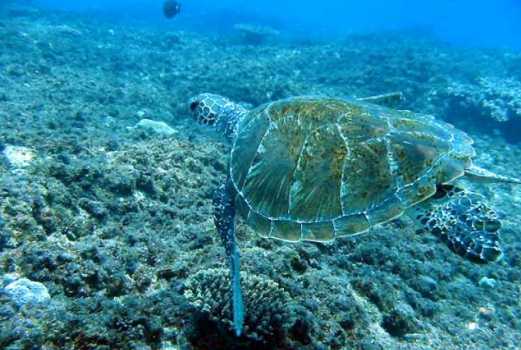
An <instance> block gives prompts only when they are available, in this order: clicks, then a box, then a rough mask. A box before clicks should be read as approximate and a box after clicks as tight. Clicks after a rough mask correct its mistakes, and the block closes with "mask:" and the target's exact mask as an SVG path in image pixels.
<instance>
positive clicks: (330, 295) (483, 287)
mask: <svg viewBox="0 0 521 350" xmlns="http://www.w3.org/2000/svg"><path fill="white" fill-rule="evenodd" d="M3 5H4V3H2V4H1V5H0V6H3ZM10 6H11V5H5V7H4V8H6V9H7V8H10V9H9V11H6V12H2V11H0V12H2V13H6V15H0V38H1V40H0V52H1V53H2V54H1V55H0V125H1V127H0V273H1V274H2V275H3V277H2V279H1V280H2V287H5V286H6V285H8V284H9V283H11V282H13V281H9V280H8V279H9V278H10V277H9V276H17V277H16V279H23V278H25V279H28V280H30V281H33V282H35V283H41V284H42V285H44V286H45V288H46V289H47V291H48V293H49V296H50V299H49V302H47V303H43V304H38V305H36V306H34V307H26V306H25V307H24V306H22V307H20V306H19V305H17V304H16V302H15V301H14V300H13V299H12V298H10V297H9V296H8V295H7V294H5V293H3V292H2V293H0V348H2V349H38V348H45V349H73V350H86V349H107V350H108V349H173V348H182V349H183V350H184V349H194V350H200V349H207V348H209V347H208V345H212V346H214V347H212V350H215V349H219V348H223V349H224V348H226V349H231V348H232V347H233V346H236V347H239V348H240V347H241V346H242V348H243V349H244V348H248V346H250V348H252V349H253V348H254V347H257V348H259V349H299V350H317V349H332V350H340V349H415V350H416V349H419V350H422V349H425V350H427V349H429V350H431V349H469V348H480V349H516V348H518V344H520V343H521V322H520V321H519V320H520V319H521V310H520V308H519V285H520V283H521V272H520V271H521V253H520V252H521V245H520V243H519V234H518V230H519V227H521V218H520V217H519V215H517V214H516V213H519V212H520V209H521V192H520V191H521V189H519V188H516V187H510V186H507V185H488V186H486V187H484V186H481V185H479V184H478V185H470V184H468V186H469V188H470V189H474V190H476V191H479V192H480V193H483V194H484V195H485V196H487V197H488V199H489V200H490V205H491V206H493V207H494V208H496V209H497V211H498V213H499V214H500V215H501V217H502V221H503V223H504V225H503V229H502V239H503V247H504V257H503V259H502V260H500V261H499V262H497V263H494V264H488V265H483V266H478V265H475V264H472V263H471V262H468V261H465V260H463V259H461V258H460V257H459V256H457V255H455V254H453V253H452V252H451V251H450V250H449V249H448V248H447V247H446V246H445V245H444V244H443V243H440V242H439V241H438V239H437V238H436V237H434V236H432V235H426V234H425V235H424V234H419V233H416V232H415V230H414V229H413V228H412V225H411V223H410V222H407V220H406V219H404V220H403V222H402V221H400V222H393V223H392V224H389V225H387V226H385V227H378V228H375V229H374V230H372V231H371V232H370V233H368V234H365V235H361V236H358V237H355V238H350V239H347V238H346V239H339V240H337V241H335V242H333V243H331V244H328V245H323V244H315V243H302V244H289V243H285V242H279V241H275V240H269V239H262V238H259V237H257V236H256V235H255V232H253V231H252V230H251V229H250V228H248V227H246V226H245V225H244V224H243V222H241V221H239V222H238V225H237V238H238V242H239V245H240V246H241V252H242V263H243V271H244V273H245V277H244V280H245V281H246V282H245V286H246V287H245V293H247V294H248V295H250V298H249V301H248V308H249V310H250V311H249V312H248V314H247V317H249V320H248V324H249V327H250V328H249V329H250V330H251V332H247V333H245V335H244V337H242V338H239V339H237V338H233V332H231V331H230V327H229V315H228V314H227V312H228V311H227V307H228V306H227V304H226V303H227V302H228V301H227V299H226V295H227V288H226V287H223V285H224V286H227V281H226V279H227V278H228V276H227V275H226V274H225V273H224V270H223V268H224V252H223V250H222V247H221V245H220V242H219V237H218V236H217V234H216V232H215V228H214V226H213V221H212V206H211V201H212V195H213V191H214V189H215V188H217V187H218V185H219V184H220V183H222V180H223V179H224V178H225V176H226V169H227V157H228V155H227V154H228V151H229V149H228V146H226V145H225V143H224V142H222V141H223V140H222V139H220V138H219V136H218V135H215V134H214V133H212V132H211V131H204V130H202V129H201V128H198V127H196V126H194V125H193V120H192V119H191V118H190V117H189V115H188V108H187V106H186V101H187V100H188V98H190V97H191V96H193V95H194V94H197V93H200V92H213V93H219V94H222V95H225V96H228V97H230V98H231V99H233V100H235V101H242V102H243V104H244V105H248V106H249V107H251V106H257V105H259V104H261V103H265V102H268V101H270V100H273V99H278V98H284V97H288V96H291V95H297V94H322V95H332V96H355V97H366V96H372V95H380V94H385V93H388V92H392V91H401V92H402V93H403V96H404V97H405V98H404V99H403V100H401V101H398V105H397V107H398V108H403V109H411V110H415V111H420V112H425V113H431V114H434V115H436V116H437V117H440V118H445V119H448V120H451V121H453V122H455V123H459V126H461V127H463V128H465V130H468V131H469V132H471V133H472V136H473V138H474V139H475V141H476V149H477V153H478V157H477V159H476V163H477V164H479V165H482V166H484V167H486V168H489V169H492V170H495V171H497V172H499V173H502V174H505V175H511V176H515V175H518V174H519V173H520V172H521V169H520V167H519V164H521V163H520V159H521V147H520V146H519V144H518V143H514V142H513V141H516V142H519V137H513V138H510V139H509V140H508V141H509V142H510V143H509V142H507V141H506V140H505V137H506V135H508V133H509V132H510V133H517V134H519V129H516V127H515V124H512V123H514V122H515V120H517V119H519V118H517V117H515V116H512V115H508V114H507V116H508V118H510V120H509V121H507V122H501V123H499V122H496V120H495V119H493V118H492V117H491V113H492V111H494V109H493V108H489V107H486V106H482V105H481V104H480V101H477V99H478V96H480V95H479V94H481V93H483V91H489V90H490V92H487V94H488V93H490V96H491V97H490V98H489V97H487V96H488V95H486V96H485V97H486V98H487V99H488V100H489V101H494V103H495V104H497V106H499V107H500V108H503V109H505V108H506V109H507V110H508V109H509V108H510V109H511V110H512V112H513V111H515V110H516V108H519V107H515V106H518V105H517V102H514V101H516V97H515V96H514V94H513V91H514V90H515V89H517V88H518V85H517V84H518V81H519V80H520V79H521V78H520V76H519V72H520V70H519V67H520V66H519V62H520V61H519V54H513V53H505V52H504V51H503V50H499V49H498V50H480V49H470V48H469V49H458V48H456V47H453V46H448V45H445V44H443V43H440V42H438V41H437V40H435V39H434V38H432V37H429V36H428V35H423V34H421V35H420V34H417V33H416V34H411V33H407V32H405V33H381V34H379V35H374V34H371V35H351V36H349V37H346V38H344V39H342V40H338V41H330V42H327V43H326V42H320V41H310V40H307V41H305V42H304V41H291V40H289V39H287V40H286V39H285V40H284V41H282V40H280V41H275V40H274V41H270V40H268V41H265V42H264V43H263V45H248V46H246V45H243V44H241V43H238V42H237V41H236V40H235V38H234V37H233V36H228V35H222V36H217V35H203V34H201V33H191V32H184V31H175V30H171V29H166V30H165V28H156V27H153V26H147V25H135V26H133V25H130V24H128V23H122V22H113V21H111V20H110V19H107V18H101V17H100V18H97V17H94V16H93V17H91V18H87V17H82V16H70V15H68V14H63V13H52V12H44V11H41V10H35V9H31V8H30V7H28V8H26V9H19V10H16V11H15V9H14V8H11V7H10ZM28 57H30V58H31V59H30V60H28ZM505 72H507V74H510V75H511V77H512V78H511V79H510V80H508V79H506V80H505V79H504V76H505ZM476 77H487V78H486V79H487V81H488V82H487V83H486V84H488V85H483V86H481V85H479V84H481V83H478V82H477V80H476ZM454 82H461V83H460V84H462V86H463V87H462V89H464V90H465V91H467V92H465V91H463V90H462V92H461V93H462V95H463V97H460V96H456V95H453V96H449V95H448V94H447V91H449V87H450V88H454V84H455V83H454ZM501 86H502V87H501ZM509 86H510V87H512V88H513V89H512V91H506V90H505V89H508V88H509ZM502 89H503V90H502ZM467 99H469V100H468V101H467ZM474 99H475V100H476V101H474ZM496 100H497V101H496ZM465 101H467V102H468V103H469V105H468V106H470V107H469V108H472V109H477V111H476V113H478V114H479V113H481V114H482V118H485V120H489V121H492V122H494V123H495V124H493V125H494V126H493V127H490V124H488V123H481V119H479V118H477V119H476V118H475V116H476V115H477V114H474V113H473V112H472V113H471V111H470V110H469V109H468V108H467V105H466V104H465V103H467V102H465ZM463 102H465V103H464V104H463V105H460V103H463ZM477 102H479V103H477ZM501 106H502V107H501ZM465 108H467V109H465ZM460 111H461V113H459V112H460ZM465 111H466V112H465ZM512 112H509V113H512ZM455 116H458V118H456V117H455ZM467 117H468V118H467ZM145 118H150V119H153V120H154V121H156V122H161V123H165V124H166V125H168V126H169V128H171V129H172V130H173V131H174V132H172V133H170V132H168V133H167V134H157V133H153V132H149V131H148V130H147V129H146V128H145V129H142V128H135V129H134V128H133V127H134V126H136V124H138V123H139V122H140V121H141V120H142V119H145ZM165 124H154V126H158V125H159V126H160V129H163V127H164V125H165ZM496 124H497V125H496ZM498 125H506V127H505V128H501V127H498V128H497V129H496V126H498ZM509 129H510V130H509ZM168 130H170V129H168ZM168 134H170V135H168ZM6 150H7V151H8V152H7V153H6ZM13 150H14V151H16V152H14V153H13ZM20 151H23V152H20ZM24 155H25V156H24ZM14 156H16V157H14ZM16 159H18V160H20V161H22V162H19V163H17V161H16ZM17 164H18V165H17ZM6 278H7V279H6ZM199 282H200V284H199ZM204 286H209V287H210V286H212V289H211V290H210V289H206V290H204V289H202V288H203V287H204ZM263 291H264V292H266V293H263ZM267 291H270V292H267ZM201 296H208V297H207V298H205V299H204V300H203V299H202V297H201ZM252 305H253V306H252ZM205 310H206V311H205ZM277 315H279V316H277ZM280 315H282V317H281V316H280ZM275 321H276V322H275ZM198 336H201V338H198ZM197 339H202V340H203V341H201V342H198V341H197ZM219 341H222V342H221V343H220V342H219ZM223 343H224V345H223ZM227 346H228V347H227Z"/></svg>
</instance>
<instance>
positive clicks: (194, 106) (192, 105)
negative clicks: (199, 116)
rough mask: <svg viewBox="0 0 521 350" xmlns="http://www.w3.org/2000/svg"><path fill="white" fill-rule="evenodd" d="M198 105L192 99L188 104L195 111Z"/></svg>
mask: <svg viewBox="0 0 521 350" xmlns="http://www.w3.org/2000/svg"><path fill="white" fill-rule="evenodd" d="M198 105H199V103H198V102H196V101H194V102H192V103H191V104H190V110H191V111H192V112H193V111H195V109H196V108H197V106H198Z"/></svg>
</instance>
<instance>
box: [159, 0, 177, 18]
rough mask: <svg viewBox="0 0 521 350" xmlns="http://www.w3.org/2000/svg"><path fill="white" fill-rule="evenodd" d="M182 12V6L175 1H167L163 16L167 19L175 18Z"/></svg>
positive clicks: (164, 4)
mask: <svg viewBox="0 0 521 350" xmlns="http://www.w3.org/2000/svg"><path fill="white" fill-rule="evenodd" d="M180 12H181V4H180V3H178V2H177V1H175V0H165V2H164V3H163V14H164V15H165V17H166V18H174V17H175V16H177V15H178V14H179V13H180Z"/></svg>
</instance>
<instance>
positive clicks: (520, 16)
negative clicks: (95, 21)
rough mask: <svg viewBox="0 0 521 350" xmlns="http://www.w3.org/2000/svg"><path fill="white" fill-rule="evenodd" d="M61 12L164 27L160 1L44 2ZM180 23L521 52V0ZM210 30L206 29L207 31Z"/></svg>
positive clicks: (242, 13) (269, 0)
mask: <svg viewBox="0 0 521 350" xmlns="http://www.w3.org/2000/svg"><path fill="white" fill-rule="evenodd" d="M37 3H39V4H42V5H44V6H49V7H53V8H59V9H67V10H75V11H98V12H102V13H105V14H108V15H110V16H112V17H114V18H118V17H119V18H124V17H125V18H129V17H130V18H134V19H146V20H149V21H154V20H155V21H163V19H162V18H161V13H160V7H161V1H160V0H154V1H147V0H128V1H122V0H116V1H103V0H92V1H87V0H84V1H66V0H39V1H37ZM181 3H182V5H183V13H182V14H181V16H180V17H179V18H178V19H177V23H169V25H173V26H177V25H180V24H184V25H185V26H194V25H195V26H197V27H198V28H199V29H201V28H202V29H208V30H211V31H216V30H227V29H229V28H230V27H231V26H232V25H233V24H234V23H237V21H240V20H244V21H250V22H251V21H256V22H259V23H268V24H271V25H275V26H278V27H283V28H285V29H286V30H291V31H294V32H295V33H298V34H300V35H309V36H326V37H327V36H342V35H345V34H348V33H353V32H356V33H358V32H374V31H380V30H389V29H392V30H399V29H406V28H411V27H412V28H421V29H422V30H429V31H432V32H434V33H436V34H437V35H439V36H440V37H441V38H442V39H444V40H446V41H449V42H453V43H456V44H464V45H472V46H487V47H498V46H499V47H513V48H521V3H520V2H519V1H517V0H494V1H492V0H474V1H473V0H459V1H450V0H425V1H417V0H389V1H387V0H369V1H353V0H347V1H346V0H344V1H342V0H334V1H333V0H329V1H327V0H326V1H318V0H317V1H298V0H288V1H278V0H266V1H246V0H220V1H214V0H211V1H210V0H192V1H188V0H185V1H181ZM205 27H206V28H205Z"/></svg>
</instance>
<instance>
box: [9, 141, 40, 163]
mask: <svg viewBox="0 0 521 350" xmlns="http://www.w3.org/2000/svg"><path fill="white" fill-rule="evenodd" d="M4 156H5V158H6V159H7V161H8V162H9V164H11V165H12V166H14V167H17V168H23V167H26V166H28V165H29V164H30V163H31V162H32V161H33V160H34V158H35V157H36V155H35V153H34V151H33V150H32V149H30V148H27V147H21V146H11V145H7V146H6V147H5V150H4Z"/></svg>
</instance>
